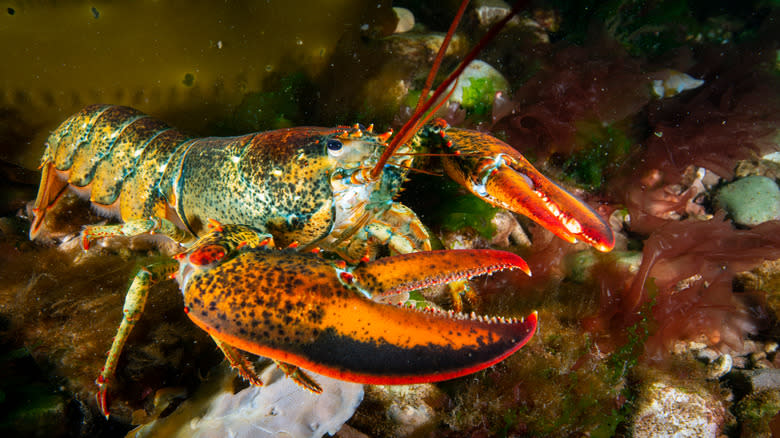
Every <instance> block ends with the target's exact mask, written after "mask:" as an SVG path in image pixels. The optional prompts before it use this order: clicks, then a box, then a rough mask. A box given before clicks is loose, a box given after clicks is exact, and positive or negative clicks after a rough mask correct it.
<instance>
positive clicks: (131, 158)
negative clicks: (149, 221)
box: [42, 105, 189, 220]
mask: <svg viewBox="0 0 780 438" xmlns="http://www.w3.org/2000/svg"><path fill="white" fill-rule="evenodd" d="M188 140H189V138H188V137H187V136H186V135H184V134H182V133H180V132H178V131H176V130H174V129H172V128H170V127H169V126H168V125H166V124H165V123H163V122H160V121H158V120H156V119H153V118H151V117H148V116H145V115H143V114H142V113H140V112H139V111H137V110H134V109H132V108H127V107H121V106H110V105H91V106H88V107H86V108H84V109H83V110H81V111H80V112H79V113H77V114H75V115H73V116H71V117H70V118H68V119H67V120H65V121H64V122H63V123H62V124H61V125H60V126H59V127H58V128H57V129H56V130H54V132H53V133H52V134H51V135H50V136H49V140H48V141H47V147H46V151H45V153H44V155H43V159H42V161H43V166H47V165H49V164H52V165H53V166H54V168H55V169H56V170H58V171H61V172H68V183H69V184H70V185H72V186H74V187H78V188H83V187H89V189H90V200H91V201H92V202H94V203H96V204H100V205H104V206H108V205H112V204H114V203H115V202H117V201H119V211H120V215H121V217H122V219H124V220H128V219H137V218H145V217H150V216H161V217H164V216H165V210H166V205H165V199H164V197H163V196H162V194H161V191H160V182H161V180H162V176H163V172H164V170H165V168H166V166H167V164H168V161H169V160H170V158H171V156H172V154H173V153H174V152H175V151H176V150H178V149H179V148H180V147H182V145H184V144H185V143H186V142H187V141H188Z"/></svg>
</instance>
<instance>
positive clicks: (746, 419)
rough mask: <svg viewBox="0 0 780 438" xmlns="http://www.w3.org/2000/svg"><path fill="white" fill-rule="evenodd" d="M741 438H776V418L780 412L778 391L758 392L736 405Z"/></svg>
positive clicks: (779, 391)
mask: <svg viewBox="0 0 780 438" xmlns="http://www.w3.org/2000/svg"><path fill="white" fill-rule="evenodd" d="M734 412H735V413H736V415H737V418H738V419H739V422H740V436H741V437H774V436H777V435H776V433H777V430H776V428H777V424H776V423H777V421H776V419H775V418H776V416H777V414H778V412H780V390H777V389H774V390H768V391H760V392H755V393H752V394H749V395H747V396H746V397H745V398H743V399H742V400H740V401H739V402H738V403H736V406H735V408H734Z"/></svg>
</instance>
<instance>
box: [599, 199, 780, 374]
mask: <svg viewBox="0 0 780 438" xmlns="http://www.w3.org/2000/svg"><path fill="white" fill-rule="evenodd" d="M723 217H724V216H723V214H718V215H716V217H715V218H713V219H712V220H709V221H691V220H689V221H679V222H669V223H667V224H665V225H663V226H661V227H659V228H658V229H657V230H655V231H654V232H653V233H652V234H651V235H650V237H649V238H648V239H647V240H646V241H645V247H644V250H643V259H642V264H641V266H640V268H639V271H638V272H637V274H636V275H635V276H634V277H633V280H632V281H631V285H630V287H627V288H622V287H621V284H620V283H621V282H625V280H626V277H625V276H624V277H623V278H622V279H620V278H619V277H615V278H603V276H604V275H610V274H614V272H611V273H610V272H605V271H600V270H597V271H596V272H595V275H596V276H597V277H598V278H599V281H600V282H601V284H602V287H604V286H607V287H609V289H608V290H607V291H605V292H604V295H608V297H604V296H603V297H602V307H601V310H600V314H599V316H597V317H595V318H594V319H592V320H587V321H586V326H587V327H589V328H591V329H597V330H598V329H599V328H602V329H603V328H607V329H608V330H609V332H610V333H613V334H614V333H621V332H623V331H624V330H625V329H626V328H627V327H629V326H631V325H633V324H636V323H637V322H638V321H640V320H641V319H642V318H645V317H647V318H649V319H650V320H651V325H652V326H653V327H654V330H653V333H652V334H651V335H650V337H649V339H648V340H647V343H646V344H645V352H646V354H647V357H648V358H649V359H652V360H658V359H661V358H662V357H664V356H665V354H666V353H667V352H668V351H669V347H670V345H671V343H672V342H674V341H677V340H693V339H698V338H700V337H702V336H704V337H706V339H707V340H708V341H709V343H710V344H712V345H716V346H719V347H722V348H733V349H738V348H739V347H740V346H741V343H742V340H743V339H744V338H745V336H746V335H747V334H748V333H753V334H754V333H756V332H757V331H758V329H759V326H760V325H761V323H762V322H763V321H761V320H760V319H761V318H757V317H756V316H755V315H754V314H753V313H752V312H751V309H750V307H749V305H748V304H746V302H745V301H744V300H743V299H742V298H743V297H745V296H746V295H745V294H736V293H734V291H733V286H732V283H733V280H734V276H735V275H736V274H737V273H739V272H741V271H744V270H748V269H751V268H753V267H755V266H756V265H758V264H759V263H761V262H762V261H763V260H766V259H774V258H778V257H780V221H772V222H766V223H764V224H761V225H759V226H756V227H754V228H752V229H748V230H738V229H736V228H734V227H733V225H732V224H731V222H729V221H724V220H723ZM651 280H652V281H651ZM616 291H617V292H618V293H615V292H616ZM604 298H608V299H606V300H605V299H604ZM648 308H649V313H648Z"/></svg>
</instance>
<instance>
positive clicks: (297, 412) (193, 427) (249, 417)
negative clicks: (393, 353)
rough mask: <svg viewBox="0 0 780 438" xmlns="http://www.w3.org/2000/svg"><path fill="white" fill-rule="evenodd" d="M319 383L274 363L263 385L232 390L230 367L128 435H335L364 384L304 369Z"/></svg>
mask: <svg viewBox="0 0 780 438" xmlns="http://www.w3.org/2000/svg"><path fill="white" fill-rule="evenodd" d="M307 373H308V374H309V375H310V376H311V377H312V378H313V379H314V380H315V381H317V383H319V385H320V386H321V387H322V393H321V394H314V393H312V392H310V391H308V390H306V389H304V388H301V387H300V386H298V385H297V384H296V383H295V382H293V381H292V380H291V379H288V378H286V377H284V374H283V373H282V372H281V371H280V370H279V369H278V368H277V367H276V366H275V365H271V366H269V367H267V368H266V369H265V370H264V371H263V373H262V374H261V376H260V378H261V379H262V380H263V382H264V383H265V386H262V387H255V386H250V387H248V388H245V389H243V390H242V391H239V392H238V393H236V394H233V391H232V385H230V384H229V383H230V382H231V381H232V380H233V374H232V373H218V375H216V376H215V377H214V378H212V379H210V380H215V382H212V383H208V382H207V383H206V384H204V385H203V387H202V388H201V390H199V394H195V396H193V397H192V398H191V399H190V400H187V401H186V402H184V403H182V404H181V405H180V406H179V408H178V409H177V410H176V411H175V412H174V413H173V414H171V415H169V416H167V417H164V418H160V419H157V420H155V421H153V422H151V423H149V424H147V425H144V426H142V427H139V428H138V429H136V430H134V431H133V432H132V433H131V434H130V435H128V436H133V437H135V438H141V437H145V436H171V437H198V438H207V437H224V436H230V437H233V438H241V437H244V438H249V437H252V438H264V437H268V438H271V437H280V436H282V437H286V438H296V437H299V438H303V437H306V438H319V437H321V436H323V435H325V434H326V433H328V434H330V435H333V434H334V433H336V432H337V431H338V430H339V429H340V428H341V426H342V425H343V424H344V423H345V422H346V421H347V420H349V419H350V417H352V414H353V413H354V412H355V410H356V409H357V407H358V405H359V404H360V402H361V401H362V400H363V385H360V384H357V383H351V382H344V381H341V380H336V379H331V378H329V377H324V376H320V375H318V374H315V373H312V372H310V371H307Z"/></svg>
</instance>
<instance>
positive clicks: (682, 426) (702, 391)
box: [629, 376, 731, 438]
mask: <svg viewBox="0 0 780 438" xmlns="http://www.w3.org/2000/svg"><path fill="white" fill-rule="evenodd" d="M730 419H731V416H730V414H729V413H728V411H727V409H726V405H725V402H724V401H723V400H721V398H720V397H719V396H718V394H713V393H712V392H711V391H709V390H707V389H706V388H705V387H703V386H701V385H699V384H697V383H695V382H685V383H681V382H674V381H672V380H671V379H670V378H668V377H665V376H658V377H657V378H656V379H654V380H651V381H649V382H645V383H644V384H643V385H642V387H641V388H640V389H639V397H638V400H637V408H636V412H635V415H634V418H633V421H632V424H630V426H629V427H630V429H631V432H632V433H631V436H633V437H635V438H643V437H675V438H685V437H697V438H698V437H702V438H703V437H713V438H714V437H718V436H720V435H721V434H722V433H723V427H724V425H725V424H726V422H727V421H729V420H730Z"/></svg>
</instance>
